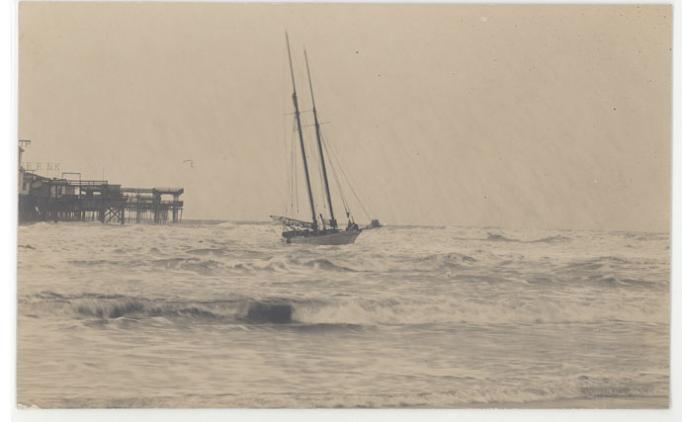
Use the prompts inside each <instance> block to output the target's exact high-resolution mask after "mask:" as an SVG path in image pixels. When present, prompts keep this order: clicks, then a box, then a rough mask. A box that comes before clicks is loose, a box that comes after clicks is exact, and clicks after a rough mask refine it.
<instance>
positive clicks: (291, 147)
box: [287, 129, 296, 215]
mask: <svg viewBox="0 0 682 422" xmlns="http://www.w3.org/2000/svg"><path fill="white" fill-rule="evenodd" d="M293 133H294V131H293V129H292V130H291V131H290V132H289V208H288V212H291V213H293V212H294V184H295V177H296V174H295V167H294V159H295V158H296V152H295V151H294V137H293ZM287 215H288V213H287Z"/></svg>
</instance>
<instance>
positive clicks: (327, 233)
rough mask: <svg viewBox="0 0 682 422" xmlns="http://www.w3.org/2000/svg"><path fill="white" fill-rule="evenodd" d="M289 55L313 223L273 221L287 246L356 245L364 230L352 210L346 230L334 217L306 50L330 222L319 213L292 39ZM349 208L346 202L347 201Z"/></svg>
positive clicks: (306, 55) (292, 97)
mask: <svg viewBox="0 0 682 422" xmlns="http://www.w3.org/2000/svg"><path fill="white" fill-rule="evenodd" d="M286 41H287V54H288V57H289V70H290V71H291V85H292V87H293V93H292V95H291V99H292V101H293V104H294V116H295V121H296V131H297V133H298V140H299V143H300V148H301V157H302V158H303V159H302V162H303V170H304V174H305V182H306V188H307V190H308V201H309V203H310V214H311V221H304V220H298V219H294V218H289V217H281V216H271V217H272V219H273V220H275V221H276V222H279V223H281V224H282V225H283V226H284V230H283V231H282V238H283V239H284V241H285V242H286V243H307V244H314V245H347V244H351V243H354V242H355V239H357V237H358V236H359V235H360V233H361V232H362V229H361V228H360V227H359V226H358V225H357V224H356V223H355V221H354V219H353V217H352V215H351V213H350V210H349V209H348V207H346V217H347V218H348V223H347V225H346V226H345V228H341V227H339V225H338V223H337V221H336V217H335V216H334V206H333V204H332V195H331V192H330V190H329V178H328V176H327V164H326V161H325V153H324V149H323V144H322V135H321V131H320V121H319V119H318V116H317V107H316V105H315V95H314V93H313V82H312V78H311V77H310V66H309V64H308V54H307V52H305V51H304V56H305V64H306V71H307V74H308V85H309V87H310V98H311V102H312V106H313V110H312V111H313V119H314V123H315V137H316V139H317V149H318V152H319V159H320V168H321V172H322V181H323V185H324V193H325V199H326V202H327V204H326V205H327V209H328V211H329V219H325V218H324V217H323V215H322V214H319V216H318V214H317V213H316V212H315V200H314V199H313V190H312V187H311V185H310V171H309V168H308V157H307V155H306V148H305V142H304V139H303V136H304V135H303V127H302V125H301V110H300V108H299V104H298V94H297V92H296V79H295V77H294V66H293V63H292V60H291V47H290V46H289V36H288V35H287V36H286ZM344 206H345V201H344Z"/></svg>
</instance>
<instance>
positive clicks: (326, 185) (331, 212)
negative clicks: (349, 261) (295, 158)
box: [303, 50, 336, 228]
mask: <svg viewBox="0 0 682 422" xmlns="http://www.w3.org/2000/svg"><path fill="white" fill-rule="evenodd" d="M303 55H304V56H305V68H306V70H307V72H308V84H309V85H310V98H311V99H312V102H313V117H314V119H315V136H316V137H317V149H318V150H319V151H320V163H322V178H323V179H324V191H325V193H326V194H327V204H328V205H329V216H330V218H331V226H332V228H336V218H334V207H333V206H332V195H331V193H330V192H329V179H328V178H327V165H326V164H325V161H324V151H323V149H322V137H321V136H320V121H319V119H318V118H317V107H315V94H313V79H312V78H311V77H310V66H309V65H308V52H307V51H305V50H303Z"/></svg>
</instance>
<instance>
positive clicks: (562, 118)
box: [19, 2, 672, 231]
mask: <svg viewBox="0 0 682 422" xmlns="http://www.w3.org/2000/svg"><path fill="white" fill-rule="evenodd" d="M19 18H20V25H19V136H20V138H28V139H31V140H32V142H33V143H32V145H31V146H30V147H29V149H28V151H27V155H26V157H25V158H24V160H25V161H33V162H37V161H54V162H60V163H61V168H62V170H64V171H80V172H82V173H83V177H84V178H97V179H99V178H101V177H102V176H104V177H105V178H107V179H109V180H110V181H111V182H115V183H120V184H123V185H126V186H168V185H171V186H173V185H177V186H184V187H185V190H186V193H185V195H184V199H185V203H186V208H185V218H190V217H193V218H224V219H247V220H264V219H267V218H268V215H270V214H280V213H282V212H283V211H284V207H285V204H286V203H287V201H288V187H287V171H288V168H289V163H290V152H289V151H290V147H291V127H292V126H291V123H292V121H291V119H292V116H291V115H290V114H288V113H291V111H292V107H291V99H290V93H291V85H290V80H289V74H288V69H287V62H286V49H285V43H284V31H285V29H286V30H288V32H289V35H290V37H291V41H292V47H293V49H294V59H295V61H296V63H295V64H296V72H297V77H298V81H297V82H298V85H299V96H300V97H301V101H302V108H303V109H306V110H307V109H309V108H310V105H309V104H310V103H309V93H308V90H307V86H306V85H305V79H304V75H305V73H304V69H305V68H304V62H303V51H302V50H303V46H305V47H306V48H307V50H308V54H309V56H310V59H311V66H312V71H313V79H314V82H315V93H316V97H317V98H316V99H317V103H318V108H319V112H320V117H321V120H322V121H324V122H329V123H327V124H325V125H324V126H323V130H324V132H325V134H326V136H327V137H328V139H329V140H330V142H332V143H333V144H334V147H335V149H336V150H337V151H338V156H339V159H340V161H341V163H342V164H343V167H344V170H345V171H346V173H347V174H348V175H349V177H350V178H351V180H352V181H353V182H354V187H355V189H356V191H357V193H358V195H359V196H360V197H361V199H362V200H363V202H364V203H365V205H366V206H367V208H369V210H370V212H371V213H372V215H373V216H375V217H378V218H380V219H381V220H382V222H385V223H393V224H451V225H481V226H487V225H491V226H503V227H519V228H530V227H536V228H588V229H590V228H591V229H632V230H656V231H666V230H668V228H669V219H670V175H671V164H670V163H671V158H670V154H671V145H670V143H671V18H672V12H671V7H670V6H641V7H637V6H580V5H575V6H478V5H467V6H461V5H419V6H415V5H350V4H349V5H264V4H263V5H234V4H215V3H212V4H162V3H150V4H130V3H118V4H113V3H110V4H87V3H51V4H41V3H34V2H30V3H21V4H20V9H19ZM304 120H305V123H310V121H311V116H310V114H309V113H306V114H304ZM307 135H308V141H310V145H309V147H308V148H309V152H310V153H316V149H315V148H314V146H313V144H312V141H313V137H312V136H311V135H312V132H308V133H307ZM297 152H298V150H297ZM186 159H192V160H193V161H194V167H193V168H192V167H190V166H189V165H188V164H183V163H182V161H183V160H186ZM298 164H299V165H300V159H299V160H298ZM313 179H314V180H316V181H317V180H319V177H318V176H316V175H315V177H313ZM299 180H302V179H300V178H299ZM332 187H333V188H334V185H333V186H332ZM301 193H302V192H301ZM332 193H333V194H334V191H333V192H332ZM346 196H351V195H350V193H349V192H346ZM336 197H337V198H338V195H336ZM303 199H304V197H303V196H301V216H302V217H305V216H307V215H308V211H307V206H306V204H305V202H303ZM354 211H355V214H356V215H357V216H358V219H360V220H362V221H364V220H366V218H364V217H363V215H362V213H361V211H360V209H359V208H358V207H357V205H356V206H355V207H354Z"/></svg>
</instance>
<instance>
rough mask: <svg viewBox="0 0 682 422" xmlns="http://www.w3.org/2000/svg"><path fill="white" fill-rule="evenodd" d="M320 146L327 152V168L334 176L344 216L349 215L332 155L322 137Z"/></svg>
mask: <svg viewBox="0 0 682 422" xmlns="http://www.w3.org/2000/svg"><path fill="white" fill-rule="evenodd" d="M322 145H323V147H324V149H325V150H326V151H327V156H328V157H330V158H329V166H330V167H331V169H332V174H333V176H334V181H335V182H336V188H337V189H338V190H339V196H340V197H341V202H342V203H343V209H344V211H345V212H346V216H348V215H349V214H350V210H349V209H348V201H346V196H345V195H344V194H343V189H342V188H341V178H340V177H339V175H338V173H337V171H336V166H335V164H334V160H333V159H332V158H336V157H333V154H331V153H330V151H329V148H327V145H326V143H325V139H324V137H322Z"/></svg>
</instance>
